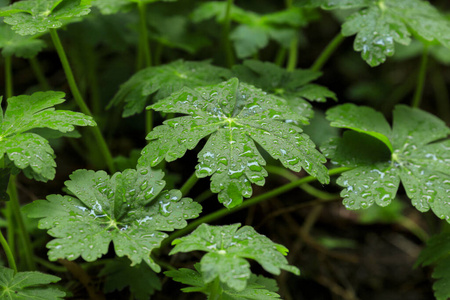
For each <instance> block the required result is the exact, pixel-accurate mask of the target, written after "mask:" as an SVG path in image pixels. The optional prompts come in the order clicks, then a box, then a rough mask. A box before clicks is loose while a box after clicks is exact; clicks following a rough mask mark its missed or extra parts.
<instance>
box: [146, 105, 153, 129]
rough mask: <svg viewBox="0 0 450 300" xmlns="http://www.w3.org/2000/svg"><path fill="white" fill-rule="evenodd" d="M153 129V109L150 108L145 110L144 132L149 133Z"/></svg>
mask: <svg viewBox="0 0 450 300" xmlns="http://www.w3.org/2000/svg"><path fill="white" fill-rule="evenodd" d="M152 130H153V111H152V110H151V109H149V110H146V111H145V132H146V134H149V133H150V132H151V131H152Z"/></svg>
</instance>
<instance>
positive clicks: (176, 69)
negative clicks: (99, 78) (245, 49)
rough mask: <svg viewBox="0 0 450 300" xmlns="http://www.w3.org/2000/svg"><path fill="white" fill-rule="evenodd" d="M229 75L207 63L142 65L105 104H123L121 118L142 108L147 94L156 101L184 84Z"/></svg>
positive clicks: (215, 80) (199, 83)
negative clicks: (143, 67) (152, 96)
mask: <svg viewBox="0 0 450 300" xmlns="http://www.w3.org/2000/svg"><path fill="white" fill-rule="evenodd" d="M230 75H231V73H230V71H228V70H226V69H224V68H220V67H215V66H213V65H211V64H210V63H208V62H190V61H182V60H177V61H174V62H171V63H170V64H167V65H162V66H158V67H150V68H146V69H144V70H141V71H139V72H138V73H136V74H135V75H133V76H132V77H131V78H130V79H129V80H128V81H127V82H125V83H124V84H122V86H121V87H120V90H119V91H118V92H117V94H116V95H115V96H114V98H113V99H112V100H111V102H110V104H109V107H111V106H112V105H118V104H120V103H125V108H124V111H123V117H129V116H132V115H134V114H137V113H140V112H142V111H143V110H144V107H145V106H146V105H147V99H148V96H150V95H151V94H155V95H154V100H155V101H156V100H160V99H162V98H165V97H168V96H169V95H170V94H172V93H174V92H176V91H178V90H180V89H181V88H183V87H185V86H186V87H191V88H194V87H198V86H202V85H208V84H215V83H219V82H221V81H223V80H224V79H227V78H229V77H230Z"/></svg>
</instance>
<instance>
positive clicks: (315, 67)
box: [311, 32, 345, 71]
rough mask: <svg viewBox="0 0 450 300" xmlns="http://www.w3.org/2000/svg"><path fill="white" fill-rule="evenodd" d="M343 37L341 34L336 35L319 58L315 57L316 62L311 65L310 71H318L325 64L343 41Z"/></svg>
mask: <svg viewBox="0 0 450 300" xmlns="http://www.w3.org/2000/svg"><path fill="white" fill-rule="evenodd" d="M344 38H345V37H344V36H343V35H342V33H340V32H339V33H338V34H337V35H336V36H335V37H334V38H333V39H332V40H331V42H330V43H329V44H328V45H327V46H326V47H325V49H324V50H323V51H322V53H320V55H319V57H317V59H316V61H315V62H314V63H313V64H312V66H311V70H312V71H320V70H321V69H322V67H323V66H324V65H325V63H326V62H327V61H328V59H329V58H330V56H331V55H332V54H333V53H334V51H336V49H337V47H339V45H340V44H341V43H342V42H343V41H344Z"/></svg>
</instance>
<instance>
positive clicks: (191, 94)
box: [139, 78, 329, 208]
mask: <svg viewBox="0 0 450 300" xmlns="http://www.w3.org/2000/svg"><path fill="white" fill-rule="evenodd" d="M150 108H152V109H154V110H157V111H163V112H167V113H182V114H187V115H188V116H184V117H179V118H174V119H171V120H166V121H165V122H164V125H162V126H158V127H156V128H155V129H154V130H153V131H152V132H150V133H149V135H148V136H147V139H148V140H150V142H149V143H148V145H147V146H146V147H145V148H144V149H143V151H142V157H141V158H140V159H139V164H142V165H146V166H148V165H150V166H156V165H157V164H158V163H160V162H161V161H162V160H164V159H165V160H167V161H173V160H176V159H177V158H180V157H182V156H183V155H184V154H185V152H186V150H188V149H189V150H191V149H193V148H194V147H195V146H196V145H197V144H198V142H199V141H200V140H201V139H202V138H204V137H206V136H208V135H211V136H210V137H209V139H208V141H207V143H206V145H205V147H204V148H203V150H202V151H200V153H199V154H198V159H199V164H198V165H197V166H196V169H197V172H196V174H197V176H198V177H206V176H212V177H211V190H212V191H213V192H214V193H219V201H220V202H222V203H224V205H225V206H226V207H229V208H231V207H234V206H236V205H239V204H240V203H242V199H243V197H247V198H248V197H250V196H251V194H252V188H251V184H252V183H255V184H257V185H263V184H264V181H265V180H264V177H266V176H267V172H266V170H265V169H264V168H263V167H264V165H265V164H266V163H265V160H264V159H263V158H262V156H261V154H260V153H259V151H258V149H257V148H256V145H255V141H256V142H257V143H258V144H259V145H260V146H261V147H263V148H264V149H265V150H266V151H267V152H268V153H269V154H270V155H271V156H272V157H273V158H275V159H279V160H280V161H281V163H282V164H283V165H284V166H285V167H286V168H289V169H291V170H293V171H296V172H298V171H300V170H301V168H304V169H305V170H306V171H307V172H308V173H310V174H311V175H313V176H316V177H317V178H318V180H319V181H320V182H322V183H326V182H328V181H329V177H328V174H327V170H326V168H325V167H324V165H323V162H324V161H325V159H324V157H323V156H322V154H320V153H319V152H318V151H317V150H316V149H315V145H314V143H312V142H311V140H310V139H309V137H308V136H306V135H304V134H301V132H302V130H301V128H299V127H298V126H297V124H298V123H301V122H304V120H305V117H304V116H303V115H301V114H299V113H297V112H293V111H292V110H291V108H290V107H289V106H288V105H287V104H286V102H285V101H284V100H283V99H281V98H279V97H276V96H274V95H268V94H267V93H265V92H263V91H261V90H259V89H256V88H255V87H253V86H250V85H247V84H244V83H239V81H238V80H237V79H236V78H233V79H230V80H229V81H226V82H223V83H221V84H218V85H213V86H208V87H201V88H196V89H195V90H192V89H188V88H184V89H183V90H181V91H179V92H177V93H174V94H172V95H171V96H170V97H168V98H166V99H163V100H160V101H159V102H158V103H156V104H154V105H152V106H150Z"/></svg>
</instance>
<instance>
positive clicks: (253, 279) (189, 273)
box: [164, 264, 280, 300]
mask: <svg viewBox="0 0 450 300" xmlns="http://www.w3.org/2000/svg"><path fill="white" fill-rule="evenodd" d="M195 268H196V270H191V269H185V268H181V269H179V270H176V271H167V272H164V274H165V275H167V276H169V277H172V279H173V280H174V281H177V282H181V283H183V284H186V285H190V287H186V288H182V289H181V290H182V291H184V292H187V293H189V292H201V293H204V294H206V295H208V296H209V294H210V290H211V285H212V283H207V282H205V280H204V279H203V277H202V274H201V270H200V265H199V264H196V265H195ZM221 288H222V289H223V294H222V299H228V300H240V299H254V300H260V299H262V300H272V299H280V296H279V295H278V294H277V293H276V291H277V290H278V288H277V286H276V282H275V280H273V279H269V278H265V277H263V276H256V275H254V274H251V275H250V278H249V279H248V281H247V285H246V287H245V289H244V290H242V291H236V290H234V289H232V288H230V287H228V286H227V285H226V284H221Z"/></svg>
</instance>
